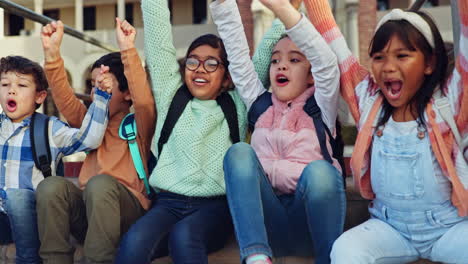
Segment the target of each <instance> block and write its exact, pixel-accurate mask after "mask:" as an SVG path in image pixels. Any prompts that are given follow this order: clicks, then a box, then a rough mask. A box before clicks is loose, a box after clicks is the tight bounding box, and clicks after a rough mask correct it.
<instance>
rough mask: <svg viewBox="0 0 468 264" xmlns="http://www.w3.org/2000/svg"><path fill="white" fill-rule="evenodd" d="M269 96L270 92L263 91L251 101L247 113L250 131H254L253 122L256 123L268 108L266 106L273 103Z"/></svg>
mask: <svg viewBox="0 0 468 264" xmlns="http://www.w3.org/2000/svg"><path fill="white" fill-rule="evenodd" d="M271 96H272V95H271V93H270V92H268V91H265V92H264V93H262V94H261V95H260V96H259V97H257V99H255V101H254V102H253V104H252V106H251V107H250V109H249V113H248V114H247V115H248V116H247V119H248V122H249V129H250V131H254V128H255V123H257V120H258V118H259V117H260V116H261V115H262V114H263V113H264V112H265V111H266V110H267V109H268V107H270V106H272V105H273V99H271Z"/></svg>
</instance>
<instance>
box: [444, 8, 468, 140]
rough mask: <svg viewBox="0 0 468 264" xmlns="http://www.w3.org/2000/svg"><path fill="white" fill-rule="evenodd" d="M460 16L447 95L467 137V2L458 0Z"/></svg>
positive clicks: (464, 136)
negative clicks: (455, 56)
mask: <svg viewBox="0 0 468 264" xmlns="http://www.w3.org/2000/svg"><path fill="white" fill-rule="evenodd" d="M458 14H459V18H460V42H459V52H458V55H457V58H456V63H455V69H454V71H453V75H452V77H451V78H450V83H449V85H448V97H449V100H450V101H451V102H452V108H453V110H454V113H455V120H456V122H457V125H458V128H459V131H460V133H461V136H462V137H463V138H466V137H468V2H467V1H466V0H459V1H458Z"/></svg>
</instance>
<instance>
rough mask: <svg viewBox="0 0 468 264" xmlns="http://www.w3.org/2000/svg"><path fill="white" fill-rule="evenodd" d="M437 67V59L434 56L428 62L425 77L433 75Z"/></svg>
mask: <svg viewBox="0 0 468 264" xmlns="http://www.w3.org/2000/svg"><path fill="white" fill-rule="evenodd" d="M435 67H436V57H435V56H432V57H431V59H430V60H429V61H428V62H426V68H425V69H424V74H425V75H431V74H432V73H433V72H434V69H435Z"/></svg>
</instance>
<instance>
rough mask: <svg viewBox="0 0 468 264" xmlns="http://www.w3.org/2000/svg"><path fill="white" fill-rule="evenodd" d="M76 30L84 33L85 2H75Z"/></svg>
mask: <svg viewBox="0 0 468 264" xmlns="http://www.w3.org/2000/svg"><path fill="white" fill-rule="evenodd" d="M75 29H76V30H78V31H83V0H75Z"/></svg>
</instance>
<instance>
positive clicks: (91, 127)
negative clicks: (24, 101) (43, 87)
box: [49, 89, 111, 155]
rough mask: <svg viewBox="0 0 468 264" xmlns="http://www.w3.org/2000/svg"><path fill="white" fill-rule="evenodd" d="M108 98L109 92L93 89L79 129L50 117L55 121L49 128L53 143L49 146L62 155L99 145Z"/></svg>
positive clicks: (102, 134) (102, 135)
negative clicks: (90, 100)
mask: <svg viewBox="0 0 468 264" xmlns="http://www.w3.org/2000/svg"><path fill="white" fill-rule="evenodd" d="M110 98H111V95H110V94H109V93H107V92H105V91H103V90H100V89H95V94H94V101H93V103H92V104H91V105H90V107H89V109H88V111H87V113H86V115H85V117H84V119H83V123H82V125H81V127H80V128H79V129H76V128H69V127H68V126H66V125H65V124H63V123H62V122H60V121H58V120H56V119H52V121H54V120H55V122H53V126H52V129H51V130H50V129H49V138H50V139H52V143H53V145H51V146H53V147H56V148H58V150H59V152H61V153H63V154H64V155H70V154H73V153H75V152H79V151H89V150H92V149H95V148H97V147H99V145H100V144H101V141H102V138H103V137H104V133H105V131H106V128H107V122H108V116H109V101H110ZM50 133H51V134H50Z"/></svg>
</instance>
